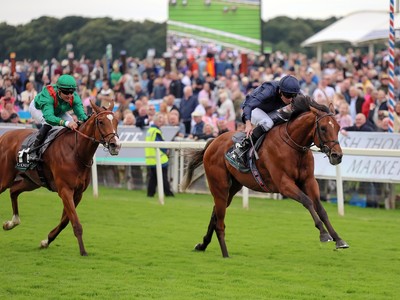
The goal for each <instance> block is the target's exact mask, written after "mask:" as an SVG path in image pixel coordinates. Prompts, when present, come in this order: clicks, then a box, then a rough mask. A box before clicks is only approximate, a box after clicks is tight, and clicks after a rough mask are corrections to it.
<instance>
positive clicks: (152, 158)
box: [145, 127, 168, 166]
mask: <svg viewBox="0 0 400 300" xmlns="http://www.w3.org/2000/svg"><path fill="white" fill-rule="evenodd" d="M157 134H159V135H162V133H161V130H160V129H158V128H157V127H150V128H149V129H148V130H147V134H146V142H154V141H155V140H156V136H157ZM145 155H146V165H148V166H155V165H156V164H157V159H156V148H145ZM160 158H161V165H163V164H165V163H167V162H168V156H167V155H166V154H165V153H164V152H162V151H161V155H160Z"/></svg>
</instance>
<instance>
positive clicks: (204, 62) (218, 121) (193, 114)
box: [0, 39, 400, 140]
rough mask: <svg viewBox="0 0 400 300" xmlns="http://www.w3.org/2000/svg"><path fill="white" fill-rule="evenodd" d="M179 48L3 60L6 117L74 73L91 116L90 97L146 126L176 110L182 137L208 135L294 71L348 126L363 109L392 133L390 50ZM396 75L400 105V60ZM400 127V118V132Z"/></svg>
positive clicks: (185, 43) (178, 44) (0, 89)
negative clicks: (108, 56)
mask: <svg viewBox="0 0 400 300" xmlns="http://www.w3.org/2000/svg"><path fill="white" fill-rule="evenodd" d="M174 45H175V46H174V47H173V55H172V58H168V59H167V58H151V59H150V58H149V59H144V60H139V59H137V58H133V57H129V58H126V59H124V60H122V59H115V60H114V61H112V62H111V63H110V65H109V66H105V65H104V62H103V61H101V60H95V61H93V62H92V61H91V60H90V59H86V58H82V59H80V60H72V61H71V60H63V61H61V62H59V61H57V60H56V59H52V60H51V61H50V62H48V61H44V62H39V61H28V60H25V61H17V62H16V63H15V64H14V70H13V66H12V63H11V61H9V60H5V61H3V62H2V63H0V68H1V74H0V110H1V118H0V121H1V122H17V123H19V122H21V120H20V119H19V112H20V111H27V110H28V107H29V103H30V102H31V101H32V100H33V99H34V97H35V96H36V94H37V92H38V91H40V90H41V89H42V88H43V86H45V85H47V84H49V83H54V82H56V80H57V78H58V76H59V75H61V74H63V73H70V74H73V76H74V77H75V78H76V80H77V83H78V91H79V94H80V96H81V98H82V100H83V104H84V106H85V108H86V109H87V110H88V113H90V100H92V101H95V102H96V103H97V104H99V105H101V106H105V107H107V106H108V105H110V102H111V101H113V100H115V101H116V103H117V105H116V107H117V109H116V115H117V117H118V118H119V120H120V124H124V125H136V126H138V127H143V126H147V125H150V124H151V123H152V117H153V116H154V114H155V112H156V111H159V112H161V113H163V114H165V116H166V120H167V121H168V122H169V119H170V117H169V114H170V113H171V111H173V110H175V111H176V112H175V113H174V114H178V119H179V123H177V122H176V121H172V122H174V123H177V124H176V125H178V126H181V123H182V124H183V125H184V128H185V130H184V131H183V130H182V131H183V132H180V133H179V137H180V138H186V139H195V140H197V139H204V138H208V137H213V136H217V135H218V134H219V133H221V132H224V131H226V130H230V131H231V130H237V129H238V126H241V125H240V123H241V110H240V104H241V103H242V102H243V100H244V99H245V96H246V94H247V93H249V92H250V91H251V90H253V89H255V88H256V87H257V86H258V85H260V84H261V83H262V82H264V81H269V80H279V79H280V78H282V77H283V76H285V75H286V74H291V75H294V76H296V77H297V78H298V79H299V81H300V84H301V89H302V92H303V93H304V94H308V95H310V96H312V97H313V98H314V99H315V100H316V101H317V102H319V103H322V104H326V105H328V104H329V103H331V102H332V103H333V104H334V107H335V109H336V112H337V120H338V122H339V124H340V126H341V128H343V129H344V128H346V127H351V126H355V123H356V116H357V114H360V113H362V114H364V115H365V118H366V123H367V124H368V126H369V127H370V128H373V130H374V131H386V130H387V127H388V126H387V124H388V114H389V113H388V86H389V76H388V52H387V50H381V51H378V52H377V53H375V54H374V55H372V54H362V52H361V51H360V50H358V49H357V50H353V49H352V48H349V49H348V50H347V52H346V53H340V52H339V51H335V52H328V53H325V54H324V56H323V60H322V62H317V61H316V60H315V59H314V58H308V57H306V56H305V55H304V54H301V53H289V54H285V53H281V52H280V51H277V52H274V53H272V54H270V55H260V56H255V55H252V54H247V55H246V56H245V57H244V56H243V55H241V54H240V53H239V52H237V51H234V50H229V49H221V48H218V47H215V46H211V47H210V45H200V44H197V43H196V42H195V41H193V40H190V39H179V40H176V41H174ZM397 55H398V53H397V52H396V56H397ZM395 61H396V62H397V61H398V60H397V59H396V60H395ZM107 70H110V71H107ZM395 74H396V76H395V77H394V94H395V101H396V103H397V102H398V100H399V94H400V84H399V82H400V80H399V78H400V67H399V66H397V65H396V69H395ZM154 100H157V102H154ZM398 111H399V108H398V109H396V112H398ZM172 120H174V117H172ZM23 121H24V122H27V123H29V122H31V120H30V119H24V120H23ZM205 125H207V126H205ZM399 127H400V126H399V117H398V116H397V115H396V116H395V126H394V128H395V131H397V132H398V131H399ZM352 128H353V129H354V127H352ZM360 130H361V129H360Z"/></svg>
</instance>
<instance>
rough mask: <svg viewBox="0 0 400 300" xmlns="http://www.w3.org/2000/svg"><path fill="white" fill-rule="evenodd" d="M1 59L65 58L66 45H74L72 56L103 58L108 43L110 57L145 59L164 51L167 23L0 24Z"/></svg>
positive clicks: (47, 20) (71, 20) (73, 20)
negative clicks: (121, 55) (149, 52)
mask: <svg viewBox="0 0 400 300" xmlns="http://www.w3.org/2000/svg"><path fill="white" fill-rule="evenodd" d="M0 40H1V41H2V43H1V44H0V59H1V60H4V59H5V58H8V57H9V54H10V52H16V53H17V59H24V58H27V59H32V60H33V59H39V60H44V59H51V58H53V57H55V58H57V59H64V58H66V57H67V50H66V45H67V44H72V45H73V52H74V54H75V57H77V58H79V57H81V56H83V55H84V56H86V57H88V58H91V59H97V58H102V57H103V56H104V54H105V47H106V45H107V44H112V45H113V56H114V57H119V53H120V51H121V50H126V51H127V55H128V56H133V57H139V58H144V57H145V56H146V53H147V49H149V48H155V49H156V53H157V54H158V55H160V56H161V54H162V53H164V51H165V48H166V46H165V43H166V24H165V23H164V24H162V23H154V22H150V21H145V22H142V23H139V22H126V21H122V20H112V19H110V18H96V19H90V18H83V17H77V16H71V17H65V18H63V19H61V20H59V19H56V18H51V17H41V18H39V19H35V20H33V21H31V22H30V23H28V24H26V25H20V26H17V27H13V26H10V25H7V24H6V23H0Z"/></svg>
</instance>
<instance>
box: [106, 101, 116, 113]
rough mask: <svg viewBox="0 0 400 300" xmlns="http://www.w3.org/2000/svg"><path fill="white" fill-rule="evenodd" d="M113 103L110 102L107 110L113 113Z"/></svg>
mask: <svg viewBox="0 0 400 300" xmlns="http://www.w3.org/2000/svg"><path fill="white" fill-rule="evenodd" d="M114 103H115V101H114V99H113V100H111V102H110V106H109V107H108V110H110V111H113V109H114Z"/></svg>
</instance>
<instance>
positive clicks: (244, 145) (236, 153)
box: [230, 125, 267, 169]
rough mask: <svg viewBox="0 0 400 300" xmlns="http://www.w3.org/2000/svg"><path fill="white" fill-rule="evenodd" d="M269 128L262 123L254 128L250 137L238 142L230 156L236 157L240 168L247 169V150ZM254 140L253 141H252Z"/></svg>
mask: <svg viewBox="0 0 400 300" xmlns="http://www.w3.org/2000/svg"><path fill="white" fill-rule="evenodd" d="M265 132H267V130H265V128H264V127H263V126H261V125H258V126H257V127H256V128H254V130H253V133H252V134H251V136H250V138H246V139H243V141H242V142H241V143H236V145H235V149H233V151H232V152H231V155H230V157H231V158H233V159H236V161H237V164H238V166H239V168H242V169H246V168H247V163H246V155H245V154H246V152H247V151H248V150H249V149H250V147H251V145H252V144H253V145H254V144H255V143H256V142H257V140H258V139H259V138H260V137H261V136H262V135H263V134H264V133H265ZM250 139H251V141H253V143H252V142H251V141H250Z"/></svg>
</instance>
